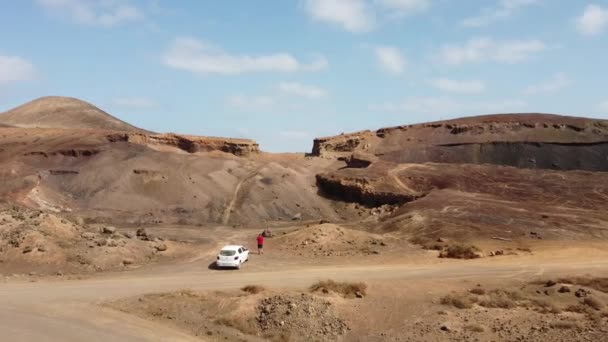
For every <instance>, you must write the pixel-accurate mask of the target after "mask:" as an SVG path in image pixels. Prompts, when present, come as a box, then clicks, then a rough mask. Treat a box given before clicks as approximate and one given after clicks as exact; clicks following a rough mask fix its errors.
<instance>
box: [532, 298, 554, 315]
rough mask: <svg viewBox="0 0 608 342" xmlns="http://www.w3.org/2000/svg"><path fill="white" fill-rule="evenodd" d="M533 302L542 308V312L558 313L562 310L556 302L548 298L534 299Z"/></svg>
mask: <svg viewBox="0 0 608 342" xmlns="http://www.w3.org/2000/svg"><path fill="white" fill-rule="evenodd" d="M531 302H532V305H534V306H535V307H537V308H539V309H540V310H539V312H540V313H544V314H546V313H552V314H558V313H561V312H562V310H561V309H560V308H559V307H558V306H557V305H556V304H555V303H553V302H551V301H549V300H547V299H533V300H532V301H531Z"/></svg>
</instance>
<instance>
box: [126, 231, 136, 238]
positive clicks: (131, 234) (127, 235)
mask: <svg viewBox="0 0 608 342" xmlns="http://www.w3.org/2000/svg"><path fill="white" fill-rule="evenodd" d="M124 236H125V237H126V238H127V239H132V238H134V237H135V234H134V233H133V232H125V233H124Z"/></svg>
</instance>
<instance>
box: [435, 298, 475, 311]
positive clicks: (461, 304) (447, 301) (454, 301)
mask: <svg viewBox="0 0 608 342" xmlns="http://www.w3.org/2000/svg"><path fill="white" fill-rule="evenodd" d="M440 303H441V304H443V305H449V306H453V307H455V308H457V309H470V308H472V307H473V300H471V298H470V297H469V296H467V295H463V294H449V295H446V296H443V297H442V298H441V300H440Z"/></svg>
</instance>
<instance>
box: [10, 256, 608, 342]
mask: <svg viewBox="0 0 608 342" xmlns="http://www.w3.org/2000/svg"><path fill="white" fill-rule="evenodd" d="M191 266H192V267H188V268H180V269H179V271H177V272H171V271H170V270H168V269H167V268H162V269H158V270H156V271H155V270H150V272H149V273H148V274H138V275H133V274H128V273H125V274H113V275H104V276H102V277H99V278H93V279H87V280H73V281H41V282H34V283H25V282H9V283H6V284H2V285H0V331H2V335H1V338H0V339H1V340H4V341H192V340H194V339H193V338H192V337H189V336H187V335H185V334H183V333H181V332H179V331H176V330H172V329H170V328H166V327H162V326H159V325H158V324H156V323H153V322H148V321H145V320H142V319H139V318H137V317H132V316H129V315H126V314H123V313H120V312H116V311H113V310H110V309H105V308H101V307H99V306H98V305H97V304H99V303H101V302H103V301H107V300H111V299H115V298H120V297H125V296H132V295H137V294H143V293H150V292H158V291H170V290H177V289H184V288H191V289H203V290H204V289H226V288H238V287H241V286H244V285H247V284H260V285H265V286H269V287H279V288H280V287H304V286H308V285H310V284H311V283H313V282H314V281H316V280H318V279H324V278H330V277H331V278H332V279H336V280H357V281H362V280H363V281H368V282H373V281H375V280H391V279H394V280H412V281H416V280H417V279H425V280H428V279H437V280H450V279H462V278H468V279H471V278H472V279H483V278H494V279H495V278H500V277H504V278H513V279H519V278H521V279H528V278H531V277H534V276H541V275H550V274H554V273H583V272H585V273H596V272H598V271H602V272H605V271H606V270H608V259H606V258H603V257H599V258H594V259H592V260H585V261H580V259H579V260H578V261H571V262H564V261H563V260H553V261H551V262H544V263H538V262H530V261H525V260H524V259H514V260H513V261H508V262H498V263H496V262H488V261H486V260H478V261H468V262H460V261H456V262H446V263H442V264H435V265H403V264H396V265H378V266H331V267H306V268H290V269H284V270H280V271H279V270H277V271H271V272H268V271H253V270H248V268H247V267H244V268H243V270H241V271H213V270H209V269H207V265H206V264H201V263H193V264H192V265H191Z"/></svg>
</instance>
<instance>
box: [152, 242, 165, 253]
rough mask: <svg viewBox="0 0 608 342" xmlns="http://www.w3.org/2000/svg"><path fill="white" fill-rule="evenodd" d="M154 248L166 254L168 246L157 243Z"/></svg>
mask: <svg viewBox="0 0 608 342" xmlns="http://www.w3.org/2000/svg"><path fill="white" fill-rule="evenodd" d="M154 248H155V249H156V250H157V251H159V252H164V251H166V250H167V245H166V244H165V243H164V242H161V243H157V244H156V245H155V246H154Z"/></svg>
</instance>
